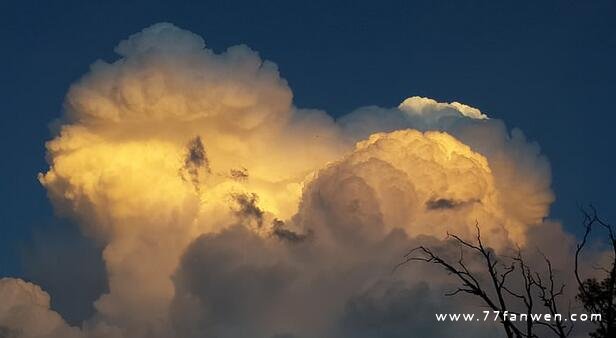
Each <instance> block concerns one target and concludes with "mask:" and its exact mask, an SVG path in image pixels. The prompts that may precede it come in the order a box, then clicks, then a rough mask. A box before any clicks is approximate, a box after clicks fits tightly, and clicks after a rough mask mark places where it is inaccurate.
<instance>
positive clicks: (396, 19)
mask: <svg viewBox="0 0 616 338" xmlns="http://www.w3.org/2000/svg"><path fill="white" fill-rule="evenodd" d="M0 13H2V14H0V16H1V19H2V20H0V22H1V23H0V25H2V29H0V35H1V39H2V40H1V41H2V43H1V44H0V46H1V47H0V48H1V50H2V53H1V55H2V62H0V67H2V70H1V74H2V80H3V81H1V82H0V86H1V88H0V93H2V94H1V95H2V103H3V104H2V112H3V114H2V117H3V120H2V123H1V124H0V128H1V131H0V137H1V138H2V139H1V140H0V147H1V153H2V155H3V156H2V161H0V180H1V182H0V217H1V218H0V275H13V276H21V275H24V274H27V272H26V271H25V270H26V269H24V261H28V260H27V257H26V258H24V256H28V253H27V252H25V249H24V248H25V247H26V246H27V245H26V243H32V242H36V238H37V236H46V235H45V234H47V233H49V232H51V231H53V232H56V233H60V234H62V233H65V234H66V235H65V236H64V237H63V236H62V235H58V237H59V238H60V239H59V240H58V243H59V244H58V245H61V244H62V241H63V240H71V241H73V240H74V241H79V237H78V236H75V235H74V229H73V228H72V226H71V225H70V224H68V222H67V221H63V220H58V219H56V218H55V217H54V216H53V211H52V208H51V205H50V203H49V202H48V200H47V198H46V196H45V191H44V189H43V188H42V187H41V186H40V185H39V183H38V182H37V180H36V175H37V173H38V172H40V171H43V170H45V168H46V162H45V152H44V142H45V141H46V140H48V139H50V137H51V134H50V131H49V127H48V126H49V124H50V122H52V121H53V119H55V118H57V117H59V116H60V115H61V112H62V101H63V97H64V94H65V93H66V90H67V89H68V86H69V85H70V84H71V83H72V82H73V81H75V80H76V79H78V78H79V77H80V76H81V75H82V74H84V73H85V72H86V71H87V69H88V66H89V65H90V64H91V63H92V62H93V61H95V60H96V59H99V58H102V59H105V60H108V61H110V60H113V59H114V58H115V55H114V54H113V47H114V46H115V45H116V44H117V42H118V41H120V40H122V39H124V38H126V37H127V36H128V35H130V34H132V33H134V32H137V31H139V30H141V29H142V28H144V27H146V26H149V25H151V24H153V23H155V22H160V21H169V22H173V23H174V24H176V25H178V26H179V27H182V28H185V29H188V30H190V31H193V32H195V33H197V34H199V35H201V36H203V37H204V38H205V40H206V44H207V45H208V46H209V47H210V48H213V49H214V50H215V51H220V50H224V49H225V48H227V47H228V46H231V45H235V44H241V43H243V44H247V45H248V46H250V47H251V48H253V49H255V50H257V51H259V53H260V54H261V56H262V57H263V58H265V59H268V60H272V61H273V62H275V63H276V64H278V66H279V68H280V71H281V74H282V76H283V77H285V78H286V79H287V80H288V82H289V84H290V86H291V88H292V89H293V92H294V95H295V97H294V102H295V104H296V105H297V106H299V107H311V108H319V109H323V110H326V111H328V112H329V113H330V114H331V115H333V116H334V117H339V116H341V115H344V114H346V113H348V112H350V111H351V110H353V109H355V108H357V107H360V106H364V105H379V106H385V107H392V106H396V105H398V104H399V103H400V102H401V101H402V100H403V99H404V98H406V97H409V96H413V95H420V96H427V97H431V98H435V99H437V100H438V101H443V102H444V101H447V102H450V101H460V102H463V103H466V104H468V105H471V106H474V107H477V108H479V109H481V110H482V111H483V112H485V113H487V114H488V115H490V116H492V117H495V118H499V119H502V120H504V121H505V122H506V123H507V125H508V126H509V127H510V128H512V127H518V128H520V129H522V130H523V131H524V132H525V133H526V135H527V136H528V137H529V138H530V139H532V140H535V141H537V142H538V143H539V144H540V145H541V148H542V151H543V153H544V154H545V155H546V156H547V157H548V158H549V160H550V162H551V165H552V172H553V189H554V191H555V193H556V196H557V200H556V202H555V204H554V205H553V208H552V212H551V216H552V217H553V218H556V219H561V220H563V221H564V224H565V226H566V227H567V228H568V229H570V230H571V231H577V229H578V227H579V226H578V223H579V222H578V221H579V219H580V217H579V212H578V210H577V206H578V205H579V204H584V203H594V204H595V205H596V206H597V207H598V209H599V211H600V213H601V214H602V215H604V216H605V217H606V218H607V219H611V220H614V219H616V211H614V209H613V207H612V203H613V201H614V198H613V191H614V190H616V181H615V180H614V176H613V172H614V169H615V168H616V160H615V159H614V155H613V154H614V151H613V149H612V146H613V145H614V144H616V142H615V141H616V136H614V133H613V132H612V129H613V126H614V124H615V122H616V118H615V117H614V111H613V110H614V108H613V94H614V93H615V92H616V82H615V81H614V78H616V64H615V63H614V60H615V59H616V58H615V56H616V21H615V20H613V18H614V15H615V14H616V6H615V4H614V3H613V2H609V1H588V2H578V1H543V2H541V3H537V2H533V1H529V2H520V1H515V2H513V1H511V2H499V3H498V4H496V2H494V1H469V2H461V1H440V2H438V3H437V2H434V1H423V2H419V1H404V2H388V3H383V2H361V1H342V2H337V3H335V4H332V3H331V2H330V1H327V2H319V1H311V2H309V3H306V4H303V3H302V4H300V3H299V2H292V3H290V2H278V1H271V2H269V1H268V2H263V3H252V2H247V3H237V2H233V1H225V2H222V1H220V2H212V3H208V2H206V1H204V2H199V3H197V4H195V3H189V2H179V3H178V2H166V3H163V2H159V1H147V2H146V1H106V2H91V1H75V2H71V1H54V2H48V3H44V4H42V3H35V2H28V1H20V2H17V1H7V2H3V3H2V4H0ZM84 245H85V246H87V247H90V246H92V245H91V244H84ZM84 250H85V251H87V250H86V249H84ZM91 251H92V252H96V250H95V249H91ZM87 252H89V251H87Z"/></svg>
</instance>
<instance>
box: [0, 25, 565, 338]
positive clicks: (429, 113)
mask: <svg viewBox="0 0 616 338" xmlns="http://www.w3.org/2000/svg"><path fill="white" fill-rule="evenodd" d="M116 52H117V53H118V55H119V59H118V60H116V61H114V62H111V63H109V62H105V61H97V62H95V63H94V64H93V65H92V67H91V69H90V71H89V72H88V73H87V74H86V75H84V76H83V78H81V79H80V80H79V81H77V82H76V83H74V84H73V85H72V86H71V88H70V89H69V91H68V93H67V96H66V101H65V114H64V116H63V118H62V119H61V121H60V125H61V127H60V130H59V132H58V134H57V135H56V136H55V137H54V139H52V140H51V141H49V142H48V143H47V154H48V159H49V170H48V171H47V172H45V173H41V174H40V176H39V180H40V182H41V184H42V185H43V186H44V187H45V188H46V189H47V191H48V195H49V198H50V200H51V201H52V203H53V204H54V206H55V208H56V209H57V210H58V211H59V212H60V213H62V214H64V215H66V216H68V217H70V218H72V219H74V220H75V221H76V222H78V223H79V224H80V227H81V230H82V232H83V233H84V235H86V236H89V237H92V238H94V239H95V240H96V241H98V242H99V243H102V244H101V245H102V246H103V247H104V249H103V254H102V255H103V260H104V263H105V268H106V272H107V280H108V286H109V291H108V292H107V293H105V294H104V295H102V296H101V297H100V298H99V299H98V300H97V301H96V302H95V308H96V314H95V315H94V316H93V317H92V318H91V319H89V320H87V321H85V322H84V323H83V325H82V327H81V328H79V329H76V328H71V327H69V326H68V325H66V324H65V323H64V322H63V321H62V319H61V318H60V317H59V316H58V315H57V314H56V313H55V312H53V311H51V310H49V297H48V295H47V294H45V293H44V292H43V291H41V290H40V289H38V288H37V287H36V286H34V285H32V284H28V283H25V282H23V281H19V280H8V281H6V282H3V283H2V284H0V293H3V294H4V293H10V294H19V296H18V297H17V296H16V298H15V299H16V300H15V301H13V303H14V304H17V305H10V304H13V303H8V304H9V306H10V307H7V306H4V307H2V308H1V309H2V311H0V314H2V316H0V327H3V328H6V329H5V330H9V331H7V332H10V333H11V334H13V335H17V336H19V337H22V336H23V337H48V336H49V337H54V336H53V335H54V334H56V333H57V332H63V334H64V332H68V333H66V335H65V337H68V334H71V335H72V334H74V335H76V336H79V335H81V336H84V337H100V338H109V337H114V338H115V337H117V338H128V337H130V338H139V337H148V338H157V337H160V338H173V337H181V338H188V337H219V338H220V337H253V338H260V337H267V338H269V337H278V338H281V337H296V338H300V337H306V338H310V337H332V336H336V337H363V336H366V337H369V336H374V335H377V334H381V335H384V336H387V337H402V336H405V337H406V336H409V335H411V334H415V333H416V334H417V335H424V334H434V335H447V334H451V333H452V332H456V333H458V332H459V331H460V330H459V327H452V326H450V325H442V326H435V325H433V324H434V323H433V321H432V320H433V316H434V312H436V311H437V309H441V311H445V310H444V309H447V311H449V312H463V310H467V311H468V312H473V309H476V307H473V306H475V305H476V304H474V303H473V302H472V301H470V302H469V301H460V300H457V299H453V298H451V299H450V298H447V299H443V297H441V294H442V292H443V290H444V289H446V288H448V287H451V285H450V282H449V280H448V279H447V278H446V276H442V275H441V274H440V273H439V271H436V270H434V269H433V268H430V267H422V266H413V267H412V269H411V268H409V269H405V270H404V271H402V272H400V273H397V274H392V273H391V269H392V267H393V266H394V265H395V264H396V263H397V262H398V260H399V258H400V256H401V254H403V253H404V252H405V250H407V249H408V248H409V247H412V246H414V245H418V244H419V243H424V242H425V241H429V242H431V243H436V244H439V245H444V246H445V247H446V246H447V245H446V243H445V242H443V241H442V239H443V236H444V235H445V233H446V232H447V231H451V232H455V233H457V234H460V235H461V236H466V235H469V234H472V233H473V231H474V226H475V223H476V222H479V223H480V224H481V225H482V229H483V230H484V233H485V236H486V241H487V242H488V243H489V244H490V245H491V246H492V247H494V248H495V250H502V251H503V252H504V251H506V250H509V249H510V248H511V247H514V246H515V245H521V246H523V247H524V246H529V245H533V244H534V243H537V239H536V238H535V237H534V236H539V235H537V234H540V235H541V236H545V231H543V232H542V231H541V229H544V228H545V227H546V225H545V224H546V223H545V222H544V218H545V217H546V216H547V215H548V213H549V205H550V203H551V202H552V201H553V198H554V197H553V194H552V191H551V188H550V168H549V164H548V162H547V160H546V159H545V157H543V156H542V155H541V153H540V151H539V147H538V146H537V145H536V144H534V143H531V142H528V141H527V140H526V138H525V136H524V135H523V133H522V132H521V131H518V130H513V131H511V132H510V131H509V130H508V129H507V128H506V127H505V125H504V123H503V122H502V121H499V120H496V119H490V118H488V117H487V115H486V114H484V113H482V112H481V111H480V110H478V109H476V108H473V107H470V106H467V105H464V104H461V103H458V102H453V103H439V102H436V101H434V100H432V99H428V98H420V97H410V98H408V99H406V100H404V101H403V102H402V103H401V104H400V105H399V106H398V107H395V108H380V107H363V108H359V109H358V110H356V111H354V112H351V113H350V114H349V115H347V116H345V117H342V118H341V119H339V120H338V121H334V120H333V119H332V118H331V117H329V116H328V115H327V114H326V113H325V112H323V111H319V110H306V109H300V108H297V107H295V106H293V104H292V92H291V90H290V88H289V86H288V85H287V83H286V81H285V80H284V79H283V78H282V77H281V76H280V74H279V73H278V69H277V67H276V65H275V64H273V63H272V62H269V61H264V60H262V59H261V58H260V57H259V55H258V54H257V53H256V52H255V51H253V50H251V49H249V48H248V47H246V46H235V47H231V48H229V49H227V50H226V51H225V52H223V53H220V54H216V53H214V52H213V51H211V50H209V49H207V48H206V45H205V42H204V40H203V39H202V38H201V37H200V36H198V35H196V34H193V33H191V32H188V31H185V30H182V29H180V28H178V27H176V26H174V25H171V24H168V23H161V24H156V25H154V26H151V27H148V28H146V29H144V30H143V31H141V32H139V33H137V34H134V35H132V36H130V37H129V38H128V39H127V40H125V41H122V42H120V44H119V45H118V46H117V47H116ZM559 236H561V237H562V238H567V236H568V235H566V234H564V233H562V232H559ZM443 243H445V244H443ZM24 290H30V291H24ZM28 292H29V293H28ZM28 295H35V296H36V297H32V296H28ZM20 304H21V305H20ZM16 306H21V307H25V308H26V309H30V308H32V309H34V308H36V309H37V310H36V311H42V312H41V313H42V314H39V315H37V316H39V317H44V318H45V320H42V321H40V322H39V323H37V325H39V324H40V327H38V326H29V325H30V323H29V321H30V320H33V319H35V318H38V317H35V316H31V315H29V312H23V311H19V313H20V314H22V315H21V317H15V316H9V315H6V314H5V313H13V312H11V311H13V310H11V309H13V308H15V307H16ZM454 309H457V311H454ZM27 311H30V310H27ZM32 311H34V310H32ZM15 313H17V312H15ZM23 314H26V315H23ZM486 325H487V326H486ZM486 325H484V326H477V327H474V328H473V327H471V328H468V330H467V332H468V336H473V337H477V336H482V335H483V336H486V337H487V336H489V337H493V336H494V335H495V332H496V331H495V330H497V328H496V327H494V326H492V325H491V324H486ZM35 329H36V330H37V331H29V330H35Z"/></svg>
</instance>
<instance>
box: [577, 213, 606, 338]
mask: <svg viewBox="0 0 616 338" xmlns="http://www.w3.org/2000/svg"><path fill="white" fill-rule="evenodd" d="M588 209H589V210H585V209H582V213H583V214H584V221H583V225H584V227H585V232H584V236H583V238H582V241H581V242H580V243H579V244H578V245H577V250H576V252H575V278H576V280H577V282H578V295H577V299H578V300H579V301H580V302H582V304H583V305H584V308H585V309H586V310H587V311H590V312H592V313H600V314H601V320H600V321H598V322H597V325H598V328H597V330H596V331H595V332H593V333H591V334H590V336H591V337H594V338H604V337H605V338H611V337H614V336H616V318H615V315H616V237H615V235H614V228H613V227H612V226H611V225H609V224H607V223H606V222H604V221H603V220H601V219H600V218H599V217H598V216H597V211H596V210H595V208H594V207H592V206H591V207H589V208H588ZM597 226H598V227H599V228H600V229H602V230H604V231H605V232H606V233H607V238H608V240H609V245H610V246H611V249H612V260H611V262H610V264H611V266H610V267H609V268H603V267H599V268H597V270H599V271H601V272H603V273H604V275H603V277H599V278H597V277H590V278H585V279H584V278H582V277H581V276H580V266H579V257H580V255H581V253H582V250H583V249H584V247H585V246H586V243H587V242H588V239H589V237H590V235H591V232H592V229H593V227H597Z"/></svg>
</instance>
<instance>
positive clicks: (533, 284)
mask: <svg viewBox="0 0 616 338" xmlns="http://www.w3.org/2000/svg"><path fill="white" fill-rule="evenodd" d="M475 227H476V230H477V233H476V236H475V238H474V241H467V240H465V239H462V238H461V237H459V236H458V235H455V234H450V233H447V238H448V239H450V240H452V241H453V242H454V243H455V244H456V245H457V246H458V247H459V249H460V256H459V258H458V260H457V261H455V262H452V261H450V260H448V259H446V258H444V257H443V256H441V255H439V254H438V253H436V252H435V251H434V250H433V249H430V248H427V247H425V246H419V247H416V248H414V249H412V250H410V251H409V252H408V253H407V254H406V255H404V259H403V261H402V262H401V263H400V264H398V265H397V266H396V267H395V268H394V269H397V268H398V267H400V266H402V265H404V264H407V263H409V262H412V261H419V262H425V263H431V264H436V265H438V266H440V267H442V268H443V269H444V270H445V271H447V272H448V273H449V274H451V275H453V276H455V277H456V278H457V279H458V281H459V282H460V283H461V286H460V287H458V288H457V289H456V290H454V291H452V292H448V293H446V295H448V296H454V295H457V294H460V293H467V294H471V295H474V296H477V297H478V298H479V299H481V300H482V302H483V303H484V304H485V305H487V306H488V307H489V308H490V309H492V310H493V311H499V313H501V314H503V313H509V314H514V315H517V316H519V315H521V314H525V315H526V316H527V320H526V321H523V322H520V321H516V322H513V321H512V320H511V319H510V317H507V316H503V317H502V318H501V324H502V327H503V330H504V331H505V334H506V335H507V337H510V338H513V337H516V338H521V337H524V338H526V337H528V338H532V337H538V336H537V334H536V332H535V331H536V330H535V325H538V326H543V327H546V328H547V329H549V330H550V332H552V333H553V334H554V335H555V336H556V337H568V336H569V335H570V334H571V331H572V329H573V326H572V325H567V324H565V323H563V322H562V321H561V320H560V319H556V320H555V321H534V320H531V318H532V317H531V314H532V313H533V311H534V309H535V308H536V306H537V303H539V305H541V306H543V307H545V308H546V309H547V310H548V311H549V313H550V314H552V316H554V315H556V314H560V312H559V302H558V299H559V298H560V297H561V296H562V295H563V293H564V288H565V285H564V284H558V283H556V282H555V279H554V271H553V269H552V263H551V262H550V260H549V259H548V258H547V257H546V256H545V255H544V260H545V262H546V266H547V271H546V272H545V273H546V274H547V277H546V278H542V277H541V276H542V275H541V274H540V273H538V272H536V271H533V270H532V269H531V268H530V267H529V266H528V264H527V263H526V262H525V261H524V259H523V257H522V252H521V250H520V249H518V253H517V256H515V257H509V258H507V257H499V256H498V255H496V254H495V253H494V251H493V250H492V249H490V248H489V247H487V246H485V244H484V242H483V241H482V238H481V230H480V228H479V225H478V224H475ZM465 250H467V251H470V252H471V253H474V254H475V255H477V256H478V257H479V258H480V260H481V263H482V266H483V267H484V269H483V270H482V271H471V270H470V269H469V267H468V265H467V263H466V262H465V261H464V251H465ZM516 270H517V271H518V272H519V279H520V281H519V283H517V284H516V285H518V286H519V288H520V289H521V290H517V289H515V288H514V287H513V285H512V284H513V283H511V282H510V279H511V278H512V276H514V272H515V271H516ZM481 276H483V277H486V279H487V280H488V282H487V283H486V282H484V281H483V280H484V279H482V278H481ZM507 296H509V297H507ZM512 300H517V302H516V304H511V303H512ZM517 308H523V309H524V311H523V312H518V311H515V309H517ZM518 318H519V317H518ZM556 318H558V317H556ZM522 324H523V327H522Z"/></svg>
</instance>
